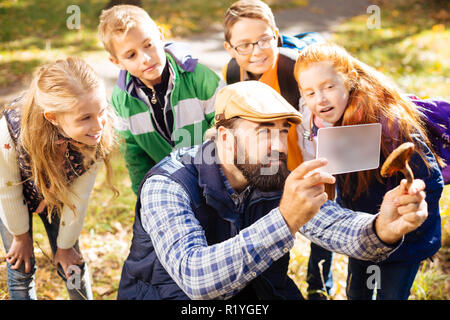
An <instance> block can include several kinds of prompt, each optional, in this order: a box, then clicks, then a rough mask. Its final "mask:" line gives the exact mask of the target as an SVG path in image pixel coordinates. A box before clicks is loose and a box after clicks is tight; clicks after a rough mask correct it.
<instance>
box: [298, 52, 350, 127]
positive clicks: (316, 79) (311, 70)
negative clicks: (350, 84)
mask: <svg viewBox="0 0 450 320" xmlns="http://www.w3.org/2000/svg"><path fill="white" fill-rule="evenodd" d="M298 81H299V89H300V91H301V93H302V96H303V98H304V99H305V102H306V104H307V105H308V108H309V109H310V110H311V112H312V113H313V114H314V115H315V116H317V117H320V118H321V119H323V120H325V121H326V122H328V123H332V124H334V123H336V122H337V121H338V120H339V119H341V117H342V115H343V114H344V111H345V109H346V107H347V103H348V97H349V90H348V89H347V88H346V86H345V83H344V79H343V78H342V76H341V75H340V74H339V73H338V72H336V70H335V68H334V67H333V65H332V63H331V62H329V61H321V62H314V63H312V64H311V65H310V66H309V67H308V68H306V69H305V70H303V71H301V72H300V74H299V76H298Z"/></svg>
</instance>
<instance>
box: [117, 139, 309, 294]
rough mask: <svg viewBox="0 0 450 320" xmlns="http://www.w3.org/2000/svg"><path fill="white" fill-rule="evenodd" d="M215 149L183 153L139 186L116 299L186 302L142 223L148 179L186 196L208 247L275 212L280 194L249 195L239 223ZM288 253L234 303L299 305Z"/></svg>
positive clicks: (256, 192)
mask: <svg viewBox="0 0 450 320" xmlns="http://www.w3.org/2000/svg"><path fill="white" fill-rule="evenodd" d="M215 160H216V158H215V143H214V142H211V141H209V142H205V143H204V144H203V145H201V146H195V147H191V148H183V149H180V150H178V151H175V152H173V153H172V154H171V155H169V156H168V157H166V158H165V159H163V160H162V161H161V162H160V163H158V164H157V165H156V166H154V167H153V168H152V169H151V170H150V171H149V172H148V173H147V175H146V176H145V178H144V179H143V181H142V182H141V186H140V188H139V192H138V201H137V204H136V209H135V222H134V226H133V239H132V244H131V248H130V254H129V256H128V258H127V260H126V261H125V263H124V266H123V270H122V277H121V280H120V284H119V292H118V297H117V298H118V299H151V300H162V299H189V298H188V297H187V296H186V294H185V293H184V292H183V291H182V290H181V288H180V287H178V285H177V284H176V283H175V281H174V280H173V279H172V278H171V277H170V275H169V274H168V273H167V271H166V270H165V269H164V267H163V266H162V265H161V262H160V261H159V260H158V258H157V256H156V254H155V251H154V247H153V244H152V241H151V239H150V236H149V235H148V233H147V232H146V231H145V230H144V228H143V227H142V223H141V218H140V209H141V203H140V194H141V188H142V185H143V184H144V182H145V181H146V180H147V179H148V178H149V177H150V176H152V175H163V176H167V177H168V178H169V179H172V180H174V181H176V182H177V183H179V184H180V185H182V186H183V187H184V188H185V190H186V192H187V193H188V195H189V197H190V199H191V203H192V209H193V211H194V214H195V217H196V218H197V219H198V221H199V222H200V224H201V225H202V227H203V229H204V230H205V236H206V239H207V242H208V245H213V244H215V243H220V242H223V241H225V240H227V239H229V238H232V237H234V236H236V235H237V234H238V233H239V232H240V230H241V229H243V228H245V227H247V226H250V225H251V224H252V223H254V222H255V221H257V220H258V219H260V218H261V217H263V216H264V215H266V214H267V213H269V212H270V211H271V210H272V209H273V208H275V207H277V206H278V204H279V202H280V199H281V191H277V192H261V191H259V190H253V191H252V192H251V194H250V195H249V196H248V197H247V200H246V209H245V212H244V216H243V219H241V217H240V216H239V215H238V213H237V212H236V211H235V206H234V203H233V202H232V200H231V198H230V196H229V194H228V192H227V190H226V187H225V185H224V183H223V179H222V177H221V176H220V173H219V170H218V164H217V162H216V161H215ZM288 264H289V253H287V254H285V255H284V256H283V257H282V258H280V259H279V260H277V261H275V262H274V263H273V264H272V265H271V266H270V267H269V268H268V269H267V270H266V271H265V272H263V273H262V274H261V275H259V276H258V277H256V278H255V279H253V280H252V281H251V282H250V283H249V284H248V285H247V286H246V287H245V288H244V289H243V290H242V291H241V292H240V293H239V294H238V295H237V296H235V297H234V298H236V299H302V295H301V293H300V291H299V290H298V288H297V287H296V285H295V284H294V282H293V281H292V280H291V279H290V278H289V277H288V276H287V270H288Z"/></svg>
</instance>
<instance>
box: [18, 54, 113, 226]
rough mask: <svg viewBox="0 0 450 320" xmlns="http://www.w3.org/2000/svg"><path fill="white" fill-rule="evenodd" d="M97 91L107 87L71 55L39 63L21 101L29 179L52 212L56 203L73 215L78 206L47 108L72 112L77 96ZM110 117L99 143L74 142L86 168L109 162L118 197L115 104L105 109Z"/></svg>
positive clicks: (108, 179) (22, 142)
mask: <svg viewBox="0 0 450 320" xmlns="http://www.w3.org/2000/svg"><path fill="white" fill-rule="evenodd" d="M96 90H105V89H104V85H103V82H102V81H101V80H100V78H99V77H98V76H97V74H96V73H95V71H94V70H93V69H92V67H90V66H89V65H88V64H87V63H85V62H84V61H83V60H81V59H79V58H72V57H69V58H67V59H64V60H57V61H56V62H53V63H50V64H48V65H45V66H42V67H40V68H39V70H38V71H37V73H36V75H35V77H34V79H33V81H32V83H31V86H30V88H29V90H28V91H27V93H26V95H25V97H24V98H25V99H24V101H23V104H22V105H21V118H22V120H21V131H20V136H19V147H22V148H24V150H25V152H27V154H28V155H29V163H28V165H29V167H30V170H31V179H32V180H33V181H34V183H35V184H36V187H37V189H38V190H39V191H40V192H41V194H42V196H43V198H44V199H45V201H46V203H47V212H48V214H49V216H50V217H51V214H52V213H53V211H54V209H55V208H56V209H57V213H58V214H59V215H60V214H61V212H62V207H63V206H64V205H66V206H68V207H70V208H71V209H72V210H73V212H74V214H76V208H75V206H74V204H73V203H71V201H70V200H69V194H70V192H69V183H68V181H67V178H66V175H65V172H64V170H63V168H62V165H63V164H62V162H61V159H62V157H61V148H60V147H61V146H60V145H58V144H57V143H56V142H57V141H58V139H59V137H60V134H61V132H60V130H59V129H58V128H57V127H56V126H55V125H53V124H52V123H50V121H48V120H47V119H45V118H44V112H52V113H55V114H60V113H64V112H67V111H70V110H71V108H73V106H75V105H76V104H77V103H78V98H79V97H83V96H86V95H88V94H90V93H92V92H95V91H96ZM106 117H107V120H106V124H105V127H104V129H103V133H102V138H101V140H100V142H99V143H98V144H97V145H95V146H87V145H84V144H81V143H78V144H77V143H74V144H73V146H75V148H77V149H78V151H79V152H81V154H82V155H83V159H84V165H85V168H86V170H87V169H88V167H89V166H90V165H91V164H92V163H93V162H97V161H103V162H104V163H105V167H106V183H107V185H108V186H109V187H110V188H111V190H112V191H113V193H114V196H115V197H117V196H118V191H117V189H116V188H115V187H114V185H113V181H112V168H111V162H110V156H111V151H112V150H113V148H114V147H115V145H116V137H115V134H114V128H113V117H114V114H113V112H112V110H111V107H108V108H107V110H106Z"/></svg>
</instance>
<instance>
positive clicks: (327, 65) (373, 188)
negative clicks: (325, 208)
mask: <svg viewBox="0 0 450 320" xmlns="http://www.w3.org/2000/svg"><path fill="white" fill-rule="evenodd" d="M294 73H295V76H296V79H297V82H298V85H299V89H300V91H301V93H302V97H303V98H304V99H305V102H306V104H307V106H308V109H309V110H306V111H305V114H307V113H308V112H307V111H309V112H310V115H311V116H310V118H309V119H308V120H307V121H306V122H305V123H304V125H303V128H304V132H302V133H301V134H302V136H304V137H305V139H304V141H303V144H304V146H305V145H307V144H308V143H310V141H311V140H313V139H311V138H312V137H311V136H313V135H314V133H315V132H317V129H318V128H320V127H323V126H330V125H331V126H346V125H356V124H367V123H381V125H382V139H381V159H380V163H383V162H384V160H385V158H386V157H387V156H388V155H389V153H390V152H392V150H393V149H395V147H397V146H399V145H400V144H401V143H403V142H406V141H410V142H413V143H414V144H415V145H416V151H417V153H415V154H414V155H413V157H412V158H411V161H410V165H411V167H412V170H413V171H414V175H415V177H417V178H418V179H423V180H424V181H425V183H426V190H425V191H426V194H427V197H426V202H427V204H428V213H429V216H428V218H427V220H426V221H425V223H424V224H423V225H422V226H421V227H420V228H418V229H417V230H416V231H414V232H411V233H410V234H407V235H406V236H405V239H404V242H403V244H402V246H401V247H400V248H399V249H398V250H396V251H395V252H394V253H393V254H392V255H391V256H390V257H389V258H388V259H387V260H386V261H383V262H382V263H377V264H375V263H374V262H363V261H360V260H357V259H352V258H349V266H348V278H347V296H348V298H349V299H370V298H371V297H372V293H373V289H374V287H373V286H369V287H368V286H367V283H368V282H367V280H368V277H369V276H371V274H372V273H370V272H368V268H369V266H371V265H377V266H378V267H379V268H380V271H381V278H380V279H381V282H380V283H379V287H378V290H377V299H407V298H408V296H409V291H410V288H411V286H412V283H413V281H414V277H415V275H416V273H417V270H418V268H419V264H420V262H421V261H422V260H424V259H426V258H428V257H431V256H432V255H433V254H434V253H436V251H437V250H438V249H439V248H440V246H441V240H440V239H441V227H440V216H439V198H440V196H441V193H442V189H443V180H442V175H441V172H440V170H439V166H438V163H440V161H442V160H441V159H440V158H439V157H437V156H436V154H435V153H434V151H433V150H432V147H431V144H430V142H429V140H428V138H427V136H426V133H425V132H426V131H425V128H424V124H423V121H422V119H421V114H420V113H419V112H418V110H417V108H416V106H415V105H414V104H413V103H412V102H411V101H409V100H408V98H406V97H405V96H403V95H402V94H401V93H400V91H399V89H398V88H397V87H396V86H395V85H394V84H393V83H392V82H391V81H389V80H388V79H387V78H386V77H385V76H383V75H382V74H381V73H380V72H378V71H376V70H375V69H373V68H371V67H369V66H368V65H366V64H364V63H362V62H361V61H359V60H358V59H355V58H353V57H352V56H350V55H349V54H348V53H347V52H346V51H345V49H343V48H342V47H339V46H337V45H335V44H332V43H326V44H314V45H311V46H310V47H308V48H306V49H304V50H302V51H301V52H300V56H299V58H298V60H297V63H296V65H295V71H294ZM306 118H308V117H306ZM306 149H307V148H306ZM343 152H345V150H343ZM336 178H337V179H336V185H337V201H338V202H339V203H340V204H341V205H342V206H344V207H346V208H349V209H352V210H355V211H363V212H369V213H373V214H377V213H378V209H379V206H380V204H381V202H382V200H383V194H385V193H386V191H388V190H389V189H391V188H393V187H395V186H396V185H398V184H399V182H400V179H401V178H402V176H401V175H397V176H394V177H392V178H387V179H386V178H382V177H381V176H380V173H379V170H369V171H361V172H357V173H348V174H342V175H338V176H337V177H336Z"/></svg>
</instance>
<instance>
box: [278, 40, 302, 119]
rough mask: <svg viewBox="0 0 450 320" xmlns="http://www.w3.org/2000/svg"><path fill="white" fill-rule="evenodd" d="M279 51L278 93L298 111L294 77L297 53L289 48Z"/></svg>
mask: <svg viewBox="0 0 450 320" xmlns="http://www.w3.org/2000/svg"><path fill="white" fill-rule="evenodd" d="M279 49H280V56H279V57H278V69H277V76H278V84H279V85H280V91H281V92H280V93H281V95H282V96H283V97H284V98H285V99H286V100H287V101H288V102H289V103H290V104H291V105H292V106H294V108H295V109H297V110H299V105H298V104H299V100H300V91H299V90H298V84H297V80H295V77H294V67H295V62H296V61H297V58H298V51H297V50H295V49H289V48H279Z"/></svg>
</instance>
